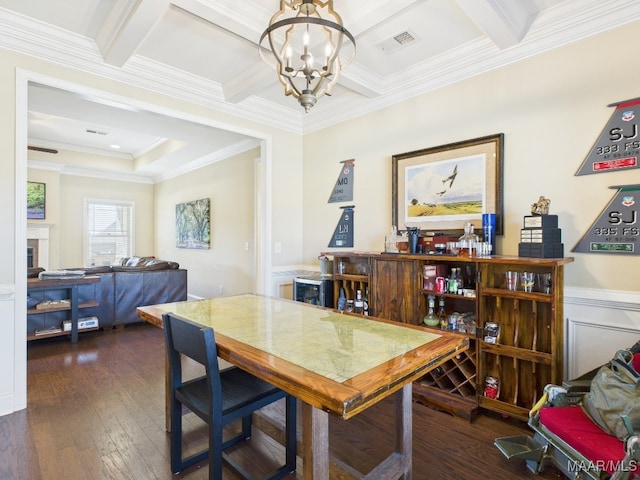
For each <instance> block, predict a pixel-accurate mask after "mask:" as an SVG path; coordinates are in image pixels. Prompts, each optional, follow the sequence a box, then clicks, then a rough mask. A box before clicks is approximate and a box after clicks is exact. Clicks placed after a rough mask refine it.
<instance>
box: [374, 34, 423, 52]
mask: <svg viewBox="0 0 640 480" xmlns="http://www.w3.org/2000/svg"><path fill="white" fill-rule="evenodd" d="M416 40H419V38H418V36H417V35H416V34H415V33H413V32H411V31H409V30H405V31H404V32H400V33H398V34H396V35H394V36H393V37H390V38H387V39H386V40H383V41H382V42H380V43H378V44H377V45H376V47H378V48H379V49H380V50H382V51H383V52H385V53H391V52H395V51H396V50H398V49H400V48H403V47H406V46H407V45H409V44H411V43H413V42H415V41H416Z"/></svg>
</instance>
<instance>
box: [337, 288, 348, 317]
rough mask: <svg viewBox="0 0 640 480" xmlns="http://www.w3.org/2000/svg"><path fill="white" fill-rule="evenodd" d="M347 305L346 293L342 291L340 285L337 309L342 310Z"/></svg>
mask: <svg viewBox="0 0 640 480" xmlns="http://www.w3.org/2000/svg"><path fill="white" fill-rule="evenodd" d="M346 305H347V295H346V294H345V293H344V287H340V296H339V297H338V310H339V311H341V312H343V311H344V307H346Z"/></svg>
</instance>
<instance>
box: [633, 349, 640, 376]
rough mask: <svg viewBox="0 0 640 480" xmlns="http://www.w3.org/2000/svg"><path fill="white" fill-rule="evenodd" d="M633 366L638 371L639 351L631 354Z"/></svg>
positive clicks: (639, 367) (639, 364) (639, 366)
mask: <svg viewBox="0 0 640 480" xmlns="http://www.w3.org/2000/svg"><path fill="white" fill-rule="evenodd" d="M633 368H635V369H636V372H640V353H634V354H633Z"/></svg>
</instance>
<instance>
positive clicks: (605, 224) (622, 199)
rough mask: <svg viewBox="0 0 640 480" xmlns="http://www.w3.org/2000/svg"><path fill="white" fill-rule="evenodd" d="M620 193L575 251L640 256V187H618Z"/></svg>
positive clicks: (573, 250)
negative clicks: (639, 209)
mask: <svg viewBox="0 0 640 480" xmlns="http://www.w3.org/2000/svg"><path fill="white" fill-rule="evenodd" d="M609 188H616V189H618V193H617V194H616V196H615V197H613V200H611V202H609V205H607V207H606V208H605V209H604V210H603V211H602V213H601V214H600V216H599V217H598V219H597V220H596V222H595V223H594V224H593V225H591V228H589V231H588V232H587V233H586V234H585V235H584V236H583V237H582V239H581V240H580V241H579V242H578V243H577V244H576V246H575V247H573V249H572V250H571V251H572V252H579V253H617V254H627V255H638V254H640V248H638V247H639V246H638V239H639V238H640V224H639V222H638V204H636V198H635V197H639V198H640V185H626V186H614V187H609Z"/></svg>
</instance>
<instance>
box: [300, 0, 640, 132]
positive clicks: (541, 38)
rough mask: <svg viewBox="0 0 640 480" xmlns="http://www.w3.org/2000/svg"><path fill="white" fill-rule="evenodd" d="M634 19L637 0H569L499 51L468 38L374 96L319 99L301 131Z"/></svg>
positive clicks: (639, 7) (638, 14)
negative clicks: (337, 100) (332, 101)
mask: <svg viewBox="0 0 640 480" xmlns="http://www.w3.org/2000/svg"><path fill="white" fill-rule="evenodd" d="M576 12H579V13H578V14H576ZM638 20H640V2H638V1H637V0H571V1H568V2H565V3H562V4H560V5H558V6H557V7H555V8H550V9H549V10H547V11H545V12H543V13H541V14H540V15H539V16H538V17H537V18H536V20H535V21H534V22H533V24H532V25H531V27H530V29H529V32H528V33H527V35H526V36H525V38H524V40H523V41H522V42H520V43H519V44H517V45H515V46H513V47H510V48H507V49H504V50H499V49H498V47H496V46H495V44H494V43H493V42H491V41H490V40H489V39H480V40H476V41H472V42H469V43H467V44H465V45H462V46H460V47H458V48H456V49H453V50H450V51H448V52H446V53H444V54H442V55H439V56H437V57H434V58H432V59H430V60H428V61H425V62H422V63H419V64H416V65H414V66H413V67H412V68H411V69H410V70H403V71H402V72H399V73H398V74H397V75H394V76H391V77H388V78H386V79H385V81H384V85H385V86H384V87H383V88H382V91H381V92H380V96H378V97H375V98H371V99H367V100H366V101H361V100H358V101H355V100H354V99H350V100H349V101H345V102H341V103H339V104H336V105H332V106H331V108H330V109H329V108H327V105H326V104H325V105H322V104H320V103H318V105H316V106H315V107H314V110H315V111H314V113H321V115H313V116H312V115H309V116H307V117H305V119H304V122H305V124H304V133H305V134H308V133H311V132H314V131H318V130H321V129H323V128H326V127H329V126H332V125H335V124H337V123H341V122H344V121H347V120H351V119H353V118H356V117H359V116H362V115H366V114H368V113H372V112H374V111H377V110H380V109H383V108H386V107H389V106H391V105H394V104H396V103H399V102H402V101H405V100H409V99H411V98H414V97H417V96H419V95H424V94H426V93H430V92H432V91H434V90H437V89H438V88H442V87H444V86H447V85H451V84H454V83H457V82H460V81H463V80H466V79H469V78H472V77H474V76H476V75H480V74H482V73H486V72H489V71H491V70H494V69H496V68H500V67H502V66H505V65H509V64H512V63H516V62H519V61H521V60H525V59H528V58H531V57H534V56H536V55H538V54H541V53H544V52H547V51H550V50H552V49H556V48H559V47H562V46H566V45H569V44H571V43H575V42H577V41H580V40H583V39H585V38H587V37H590V36H593V35H597V34H599V33H603V32H606V31H608V30H612V29H614V28H617V27H620V26H623V25H626V24H629V23H632V22H636V21H638ZM349 68H351V67H349ZM378 85H379V84H378ZM328 113H330V115H329V114H328Z"/></svg>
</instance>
